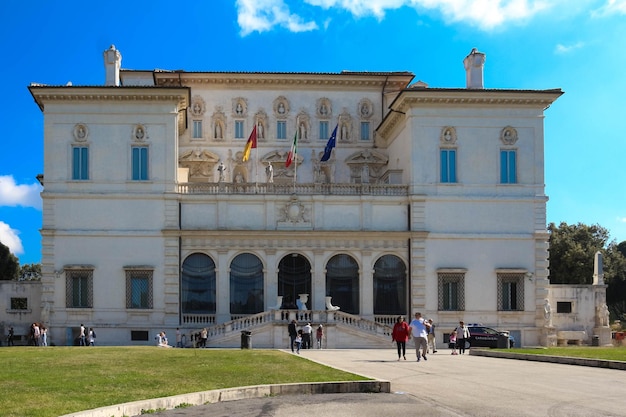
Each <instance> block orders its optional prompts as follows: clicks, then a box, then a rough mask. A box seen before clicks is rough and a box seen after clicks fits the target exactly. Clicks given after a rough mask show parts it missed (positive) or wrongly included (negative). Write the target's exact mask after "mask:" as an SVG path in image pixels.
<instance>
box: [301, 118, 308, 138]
mask: <svg viewBox="0 0 626 417" xmlns="http://www.w3.org/2000/svg"><path fill="white" fill-rule="evenodd" d="M306 138H307V132H306V124H305V123H304V122H300V139H306Z"/></svg>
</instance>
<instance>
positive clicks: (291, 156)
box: [285, 130, 298, 168]
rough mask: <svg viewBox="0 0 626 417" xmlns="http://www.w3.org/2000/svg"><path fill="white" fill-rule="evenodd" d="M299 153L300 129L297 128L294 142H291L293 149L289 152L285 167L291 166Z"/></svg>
mask: <svg viewBox="0 0 626 417" xmlns="http://www.w3.org/2000/svg"><path fill="white" fill-rule="evenodd" d="M297 154H298V131H297V130H296V134H295V135H293V143H292V144H291V149H290V150H289V153H288V154H287V160H286V161H285V168H289V165H291V163H292V162H293V160H294V158H295V157H296V155H297Z"/></svg>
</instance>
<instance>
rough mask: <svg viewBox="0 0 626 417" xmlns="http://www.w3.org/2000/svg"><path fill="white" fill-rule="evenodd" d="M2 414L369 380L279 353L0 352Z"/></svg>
mask: <svg viewBox="0 0 626 417" xmlns="http://www.w3.org/2000/svg"><path fill="white" fill-rule="evenodd" d="M0 364H1V368H0V416H6V417H18V416H19V417H30V416H36V417H48V416H59V415H63V414H68V413H72V412H76V411H81V410H87V409H92V408H97V407H102V406H106V405H112V404H119V403H124V402H129V401H136V400H140V399H146V398H157V397H165V396H169V395H177V394H184V393H189V392H196V391H206V390H213V389H220V388H230V387H237V386H247V385H259V384H276V383H293V382H323V381H356V380H364V379H366V378H363V377H361V376H358V375H353V374H350V373H346V372H343V371H339V370H336V369H333V368H330V367H327V366H323V365H320V364H316V363H312V362H310V361H308V360H305V359H303V358H302V357H299V356H297V355H292V354H289V353H284V352H281V351H277V350H258V349H254V350H236V349H230V350H216V349H159V348H156V347H152V346H145V347H95V348H91V347H90V348H85V347H47V348H35V347H15V348H2V349H0Z"/></svg>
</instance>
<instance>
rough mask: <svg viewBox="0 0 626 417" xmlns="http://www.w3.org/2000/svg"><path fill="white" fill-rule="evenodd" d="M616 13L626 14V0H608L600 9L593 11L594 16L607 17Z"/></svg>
mask: <svg viewBox="0 0 626 417" xmlns="http://www.w3.org/2000/svg"><path fill="white" fill-rule="evenodd" d="M615 14H626V0H608V1H607V2H606V4H605V5H604V6H602V7H600V8H599V9H596V10H594V11H592V12H591V15H592V16H594V17H605V16H611V15H615Z"/></svg>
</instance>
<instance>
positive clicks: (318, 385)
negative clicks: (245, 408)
mask: <svg viewBox="0 0 626 417" xmlns="http://www.w3.org/2000/svg"><path fill="white" fill-rule="evenodd" d="M390 392H391V383H390V382H389V381H378V380H375V381H344V382H341V381H338V382H314V383H303V384H300V383H297V384H274V385H254V386H249V387H236V388H225V389H220V390H212V391H201V392H194V393H190V394H181V395H173V396H171V397H162V398H153V399H149V400H141V401H133V402H128V403H123V404H116V405H111V406H107V407H100V408H94V409H92V410H84V411H79V412H76V413H72V414H65V415H63V416H60V417H125V416H138V415H141V414H142V411H147V410H161V409H162V410H170V409H174V408H177V407H180V408H183V407H191V406H195V405H203V404H209V403H217V402H222V401H235V400H244V399H248V398H262V397H273V396H277V395H301V394H346V393H390ZM181 406H182V407H181Z"/></svg>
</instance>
